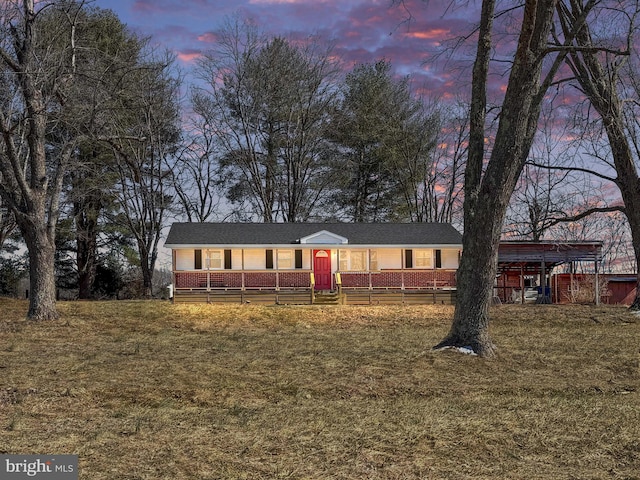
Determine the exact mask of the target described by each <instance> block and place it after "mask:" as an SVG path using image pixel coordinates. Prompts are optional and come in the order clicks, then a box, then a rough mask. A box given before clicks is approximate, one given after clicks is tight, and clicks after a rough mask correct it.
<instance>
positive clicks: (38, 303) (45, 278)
mask: <svg viewBox="0 0 640 480" xmlns="http://www.w3.org/2000/svg"><path fill="white" fill-rule="evenodd" d="M19 226H20V231H21V233H22V237H23V238H24V241H25V243H26V244H27V248H28V250H29V311H28V312H27V318H28V319H30V320H55V319H57V318H58V317H59V315H58V310H57V308H56V277H55V268H54V255H55V251H56V246H55V238H52V237H53V236H52V235H51V230H50V229H48V228H47V226H46V225H40V224H39V222H38V220H36V221H35V222H28V221H25V220H23V221H20V222H19Z"/></svg>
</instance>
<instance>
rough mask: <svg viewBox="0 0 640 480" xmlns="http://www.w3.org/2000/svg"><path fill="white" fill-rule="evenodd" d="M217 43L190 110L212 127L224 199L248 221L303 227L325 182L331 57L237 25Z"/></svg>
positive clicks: (238, 22)
mask: <svg viewBox="0 0 640 480" xmlns="http://www.w3.org/2000/svg"><path fill="white" fill-rule="evenodd" d="M218 36H219V42H218V44H217V45H216V47H215V49H214V50H213V51H211V52H209V53H208V54H207V55H206V56H205V57H204V58H203V59H202V61H201V62H200V63H199V67H198V73H199V75H200V77H201V78H202V79H203V81H204V82H205V83H206V85H207V88H206V89H196V90H194V92H193V95H192V103H193V108H194V110H195V111H196V112H197V113H199V114H200V115H203V116H205V115H206V117H205V118H207V120H208V121H209V124H210V125H216V126H217V130H216V134H217V136H218V144H219V145H220V147H221V148H222V152H223V155H222V158H221V160H220V167H221V171H222V172H223V174H224V176H225V180H226V181H227V182H228V183H227V185H228V187H227V192H226V194H227V198H228V199H229V200H230V202H231V203H232V204H235V205H236V206H238V207H240V208H241V209H242V210H243V211H244V213H245V215H246V216H247V217H248V218H256V217H257V218H259V219H260V220H261V221H263V222H274V221H277V220H284V221H288V222H294V221H300V220H305V219H307V218H309V216H311V215H312V213H313V212H312V210H313V209H314V208H315V207H316V205H317V202H316V200H317V198H318V197H319V196H320V195H321V194H322V191H323V189H324V188H325V187H326V185H327V184H328V183H329V181H328V179H327V175H326V156H325V155H324V154H325V150H326V149H325V142H324V137H323V130H324V128H325V125H326V123H327V121H328V111H329V110H330V106H331V103H332V102H333V99H334V97H335V91H334V89H333V84H332V82H331V81H329V80H330V78H331V77H332V76H333V75H334V73H335V66H334V65H333V62H332V61H331V56H330V55H329V52H328V51H326V50H323V49H321V48H320V47H319V45H318V44H316V43H314V42H311V43H309V44H307V45H296V44H293V43H292V42H289V41H287V40H286V39H284V38H272V39H267V38H265V37H263V36H262V35H260V34H259V32H258V31H257V28H256V27H255V26H253V25H251V24H249V23H248V22H242V21H241V20H239V19H235V21H233V20H230V21H229V22H228V23H227V25H225V26H224V27H223V28H222V29H221V31H220V32H219V35H218ZM247 210H249V211H248V212H247Z"/></svg>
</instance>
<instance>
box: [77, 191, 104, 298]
mask: <svg viewBox="0 0 640 480" xmlns="http://www.w3.org/2000/svg"><path fill="white" fill-rule="evenodd" d="M98 205H99V202H97V201H88V202H78V203H77V204H76V205H74V210H75V220H76V221H75V223H76V245H77V250H78V252H77V256H76V261H77V264H78V298H81V299H88V298H91V296H92V290H93V283H94V281H95V278H96V267H97V265H96V259H97V255H96V253H97V248H98V222H97V217H98V213H97V212H98V208H99V207H98Z"/></svg>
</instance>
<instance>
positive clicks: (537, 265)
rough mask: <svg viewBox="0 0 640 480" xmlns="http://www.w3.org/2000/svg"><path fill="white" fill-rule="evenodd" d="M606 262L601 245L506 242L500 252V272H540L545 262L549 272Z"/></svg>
mask: <svg viewBox="0 0 640 480" xmlns="http://www.w3.org/2000/svg"><path fill="white" fill-rule="evenodd" d="M601 259H602V242H600V241H581V242H564V241H541V242H531V241H506V242H500V246H499V248H498V270H500V271H505V270H525V271H529V272H530V271H539V270H540V269H541V265H542V262H544V264H545V269H550V268H553V267H555V266H557V265H561V264H563V263H570V262H582V261H591V262H599V261H600V260H601Z"/></svg>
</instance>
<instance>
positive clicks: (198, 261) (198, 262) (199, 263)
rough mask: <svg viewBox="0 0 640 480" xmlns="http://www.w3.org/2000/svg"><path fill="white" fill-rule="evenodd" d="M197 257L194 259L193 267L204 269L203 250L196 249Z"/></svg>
mask: <svg viewBox="0 0 640 480" xmlns="http://www.w3.org/2000/svg"><path fill="white" fill-rule="evenodd" d="M194 253H195V257H194V259H193V268H195V269H196V270H202V250H195V251H194Z"/></svg>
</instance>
